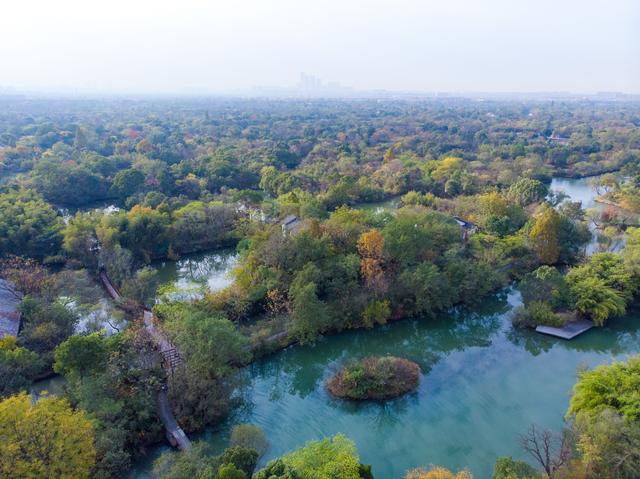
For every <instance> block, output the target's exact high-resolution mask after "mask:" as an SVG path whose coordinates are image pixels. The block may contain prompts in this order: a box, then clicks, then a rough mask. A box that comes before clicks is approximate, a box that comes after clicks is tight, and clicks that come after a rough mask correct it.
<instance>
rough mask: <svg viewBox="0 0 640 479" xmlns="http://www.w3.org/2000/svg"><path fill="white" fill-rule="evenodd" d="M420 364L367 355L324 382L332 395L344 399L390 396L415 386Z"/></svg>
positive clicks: (379, 398) (389, 357)
mask: <svg viewBox="0 0 640 479" xmlns="http://www.w3.org/2000/svg"><path fill="white" fill-rule="evenodd" d="M419 381H420V367H419V366H418V365H417V364H415V363H413V362H411V361H408V360H406V359H401V358H396V357H392V356H388V357H373V356H372V357H367V358H363V359H361V360H359V361H352V362H350V363H348V364H347V365H346V366H345V367H343V368H342V369H341V370H340V371H338V373H337V374H336V375H335V376H333V377H332V378H331V379H329V381H328V382H327V389H329V392H331V394H333V395H334V396H337V397H341V398H347V399H376V400H381V399H390V398H394V397H397V396H401V395H402V394H405V393H408V392H410V391H413V390H415V389H416V388H417V387H418V383H419Z"/></svg>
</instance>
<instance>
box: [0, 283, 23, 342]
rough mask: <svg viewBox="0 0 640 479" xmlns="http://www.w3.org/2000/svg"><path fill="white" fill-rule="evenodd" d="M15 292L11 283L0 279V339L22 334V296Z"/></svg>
mask: <svg viewBox="0 0 640 479" xmlns="http://www.w3.org/2000/svg"><path fill="white" fill-rule="evenodd" d="M14 291H15V290H14V289H13V286H12V284H11V283H9V282H8V281H5V280H4V279H0V338H4V337H5V336H18V333H19V332H20V312H19V311H18V304H20V297H19V296H20V295H19V294H16V293H15V292H14Z"/></svg>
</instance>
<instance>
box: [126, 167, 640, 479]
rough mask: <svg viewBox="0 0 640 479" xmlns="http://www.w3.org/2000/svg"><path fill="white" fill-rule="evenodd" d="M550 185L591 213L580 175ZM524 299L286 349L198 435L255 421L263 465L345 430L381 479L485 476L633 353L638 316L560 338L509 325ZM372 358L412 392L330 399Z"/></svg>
mask: <svg viewBox="0 0 640 479" xmlns="http://www.w3.org/2000/svg"><path fill="white" fill-rule="evenodd" d="M552 189H563V190H564V191H565V192H566V193H567V194H569V195H570V196H571V197H572V199H573V200H581V201H582V202H583V206H585V207H590V206H593V203H592V202H593V197H594V193H593V191H592V190H591V188H590V187H589V184H588V180H586V179H582V180H564V179H556V180H554V182H553V183H552ZM590 251H592V249H591V250H590ZM590 251H589V252H590ZM520 302H521V300H520V294H519V292H518V291H517V289H514V288H509V289H505V290H503V291H501V292H500V293H498V294H496V295H494V296H492V297H490V298H488V299H486V300H483V302H482V304H480V305H478V306H477V307H475V308H468V309H459V310H455V311H452V312H451V313H449V314H446V315H443V316H441V317H439V318H438V319H436V320H406V321H398V322H395V323H393V324H389V325H386V326H384V327H381V328H376V329H373V330H367V331H351V332H346V333H342V334H339V335H335V336H330V337H327V338H324V339H322V340H321V341H319V342H318V343H316V344H314V345H308V346H295V347H291V348H288V349H287V350H285V351H282V352H280V353H277V354H275V355H273V356H270V357H268V358H265V359H263V360H261V361H258V362H256V363H254V364H253V365H251V366H250V367H248V368H246V370H245V371H244V375H245V379H246V387H245V388H244V389H243V391H242V397H243V398H244V401H243V403H244V406H243V407H241V408H240V409H239V410H238V411H237V412H236V413H235V414H234V415H233V416H232V417H230V418H228V420H227V421H226V422H225V423H223V424H222V425H221V426H219V427H218V428H216V429H211V430H208V431H205V432H204V433H202V434H200V435H198V436H195V437H193V439H196V440H197V439H202V440H206V441H208V442H209V443H210V444H211V445H212V446H213V448H214V449H216V450H222V449H223V448H224V447H225V446H226V445H227V441H228V434H229V430H230V428H231V427H232V426H233V424H237V423H239V422H250V423H253V424H257V425H259V426H260V427H261V428H263V429H264V431H265V433H266V435H267V437H268V438H269V440H270V442H271V444H272V446H271V448H270V450H269V452H268V454H267V455H266V457H265V458H263V460H262V463H264V462H266V461H268V460H270V459H273V458H275V457H278V456H280V455H282V454H283V453H285V452H287V451H290V450H293V449H295V448H298V447H300V446H302V445H304V443H305V442H306V441H309V440H312V439H319V438H322V437H325V436H331V435H334V434H336V433H340V432H341V433H344V434H346V435H347V436H349V437H350V438H351V439H353V440H354V441H355V443H356V445H357V448H358V451H359V453H360V458H361V460H362V461H363V462H365V463H370V464H372V465H373V471H374V473H375V475H376V477H378V478H381V479H395V478H401V477H402V476H403V474H404V473H405V472H406V471H407V470H408V469H410V468H412V467H416V466H420V465H429V464H440V465H444V466H446V467H448V468H451V469H461V468H463V467H468V468H469V469H470V470H471V472H472V473H473V474H474V476H475V477H476V479H485V478H489V477H491V471H492V469H493V464H494V462H495V460H496V458H497V457H499V456H503V455H512V456H514V457H516V458H522V459H527V458H526V457H525V456H524V454H523V452H522V451H521V449H520V447H519V445H518V435H519V434H521V433H523V432H525V431H526V429H527V428H528V427H529V426H530V425H531V424H536V425H538V426H540V427H544V428H550V429H553V430H556V431H557V430H560V429H561V428H562V426H563V420H564V414H565V412H566V409H567V406H568V402H569V397H570V393H571V388H572V386H573V384H574V383H575V380H576V373H577V371H578V370H579V369H580V368H582V367H585V366H587V367H593V366H595V365H597V364H602V363H606V362H610V361H612V360H613V359H624V358H626V357H628V356H629V355H631V354H635V353H638V352H640V315H637V314H630V315H628V316H627V317H625V318H621V319H616V320H614V321H611V324H610V326H608V327H605V328H599V329H596V330H591V331H589V332H587V333H585V334H584V335H582V336H580V337H578V338H576V339H574V340H572V341H564V340H560V339H555V338H551V337H546V336H542V335H539V334H537V333H534V332H530V331H516V330H514V329H513V328H512V327H511V322H510V318H511V314H512V310H513V308H514V307H515V306H517V305H519V304H520ZM377 354H394V355H396V356H403V357H406V358H408V359H411V360H413V361H416V362H417V363H419V364H420V366H421V368H422V378H421V384H420V387H419V389H418V390H417V391H416V392H415V393H414V394H411V395H409V396H406V397H403V398H400V399H396V400H393V401H388V402H386V403H383V404H381V403H356V402H349V401H342V400H336V399H334V398H332V397H330V396H329V395H328V394H327V392H326V391H325V388H324V381H325V380H326V378H327V377H328V375H329V374H330V373H331V371H332V370H334V369H335V368H337V367H338V366H339V365H340V364H341V363H342V362H343V361H344V360H346V359H347V358H353V357H362V356H366V355H377ZM165 449H166V446H161V447H158V448H156V449H155V450H154V451H152V452H151V454H150V455H149V457H147V459H146V460H145V461H143V462H142V463H140V464H139V466H138V468H137V469H136V470H135V471H133V473H132V476H131V477H133V478H137V479H141V478H146V477H149V475H148V471H149V468H150V465H151V462H152V460H153V459H154V458H155V457H157V455H158V454H159V453H160V452H161V451H163V450H165Z"/></svg>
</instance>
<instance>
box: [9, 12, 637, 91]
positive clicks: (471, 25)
mask: <svg viewBox="0 0 640 479" xmlns="http://www.w3.org/2000/svg"><path fill="white" fill-rule="evenodd" d="M300 72H306V73H309V74H313V75H316V76H318V77H320V78H322V79H323V80H326V81H339V82H340V83H341V84H343V85H348V86H352V87H354V88H356V89H359V90H368V89H388V90H420V91H496V92H497V91H501V92H504V91H519V92H531V91H572V92H585V93H587V92H595V91H602V90H606V91H624V92H628V93H640V0H422V1H419V0H414V1H410V0H389V1H378V0H314V1H308V0H210V1H205V0H175V1H171V2H169V1H162V0H0V86H4V87H8V86H11V87H15V88H18V89H48V90H52V89H72V90H73V89H77V90H78V91H82V92H113V93H181V94H185V93H186V94H188V93H223V92H230V91H238V90H248V89H250V88H252V87H253V86H293V85H294V84H295V83H296V82H297V80H298V78H299V75H300Z"/></svg>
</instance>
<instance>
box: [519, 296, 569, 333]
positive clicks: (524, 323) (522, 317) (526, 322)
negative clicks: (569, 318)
mask: <svg viewBox="0 0 640 479" xmlns="http://www.w3.org/2000/svg"><path fill="white" fill-rule="evenodd" d="M511 322H512V323H513V325H514V326H516V327H519V328H535V327H536V326H553V327H556V328H561V327H563V326H564V325H565V319H564V318H563V317H562V316H560V315H559V314H556V313H554V312H553V310H552V309H551V306H549V304H548V303H545V302H542V301H531V302H530V303H529V304H528V305H527V306H520V307H518V308H516V310H515V312H514V314H513V317H512V319H511Z"/></svg>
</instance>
